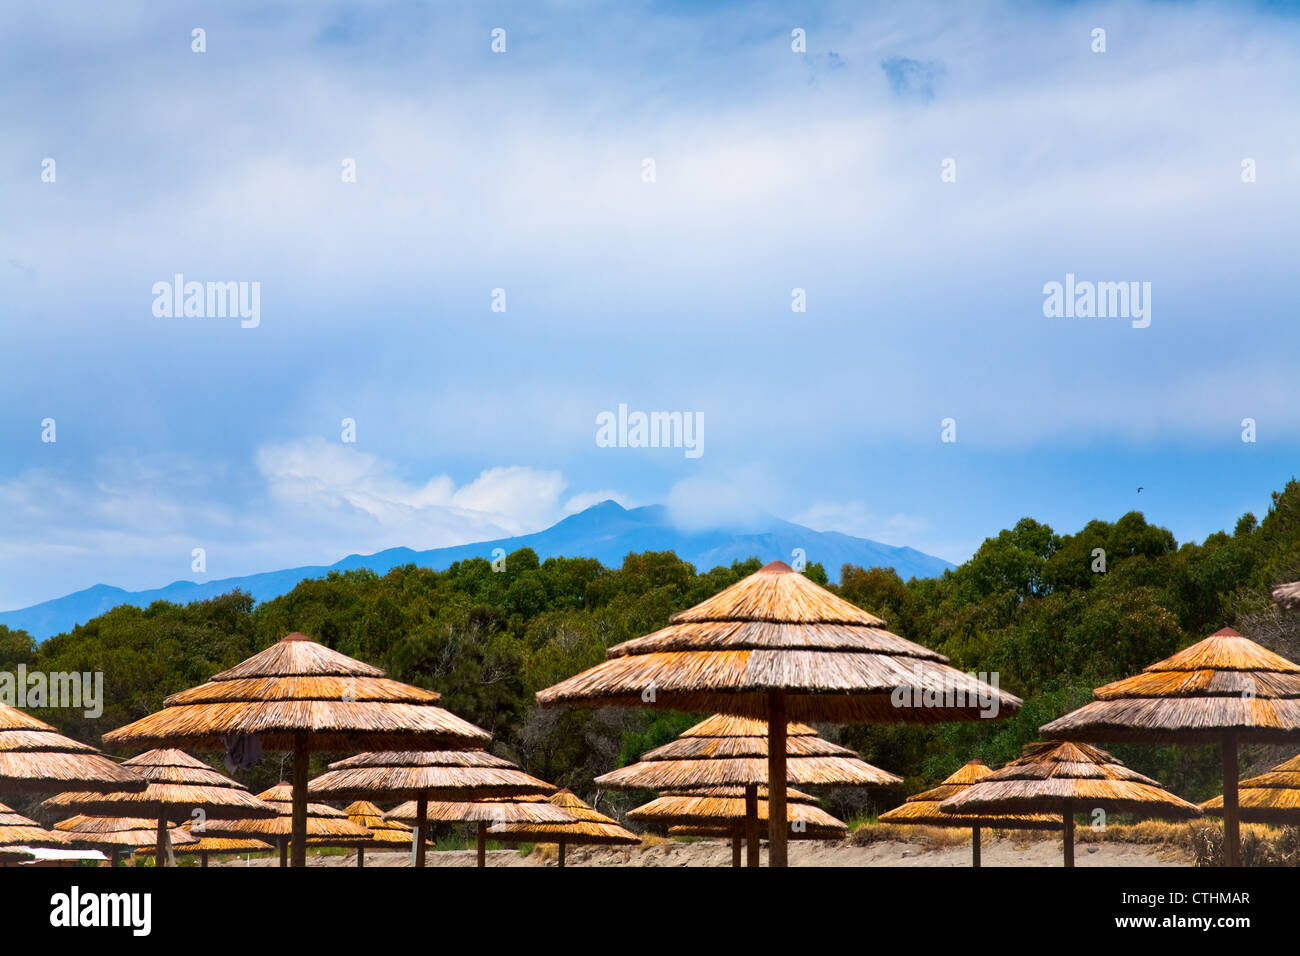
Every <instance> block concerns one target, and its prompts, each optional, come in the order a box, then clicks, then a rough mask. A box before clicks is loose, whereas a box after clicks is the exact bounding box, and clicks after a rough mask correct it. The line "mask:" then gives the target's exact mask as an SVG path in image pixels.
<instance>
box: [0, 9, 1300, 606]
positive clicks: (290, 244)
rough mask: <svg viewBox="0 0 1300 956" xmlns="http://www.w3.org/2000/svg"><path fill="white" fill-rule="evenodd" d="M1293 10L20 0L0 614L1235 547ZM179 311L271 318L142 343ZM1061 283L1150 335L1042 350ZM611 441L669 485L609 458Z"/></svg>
mask: <svg viewBox="0 0 1300 956" xmlns="http://www.w3.org/2000/svg"><path fill="white" fill-rule="evenodd" d="M864 8H865V9H864ZM1292 10H1293V8H1291V7H1288V6H1276V5H1268V4H1263V5H1250V4H1227V3H1224V4H1168V3H1159V4H1142V3H1116V4H1086V3H1084V4H1064V5H1056V4H1045V3H1044V4H1034V3H1001V4H999V3H991V4H961V5H954V4H933V5H927V4H912V3H909V4H898V5H863V4H858V3H833V2H832V3H820V4H805V5H798V4H776V3H772V4H764V3H755V4H745V3H707V4H706V3H701V4H687V3H608V4H600V3H578V2H556V3H528V4H522V3H521V4H505V3H482V4H463V5H451V4H445V5H444V4H427V3H418V4H417V3H412V4H391V5H389V4H349V3H329V2H319V3H305V2H304V3H293V4H277V3H224V4H220V5H208V4H200V3H175V4H168V5H166V6H165V7H163V6H159V5H157V4H130V3H124V4H114V5H111V7H108V6H105V7H102V8H101V7H100V6H98V5H85V4H81V5H74V4H60V3H52V4H42V5H39V7H22V6H18V5H9V6H7V7H5V8H4V9H3V10H2V11H0V130H3V136H0V356H2V358H0V372H2V373H3V374H2V375H0V449H3V453H2V454H0V513H3V515H4V520H3V521H0V608H11V607H19V606H24V605H27V604H31V603H34V602H36V601H39V600H44V599H47V598H50V597H54V596H57V595H60V594H63V593H66V592H68V591H71V590H75V589H78V588H81V587H86V586H88V585H90V584H93V583H97V582H105V583H111V584H116V585H120V586H124V587H128V588H142V587H149V586H156V585H161V584H164V583H168V582H170V581H173V580H177V579H182V578H198V577H202V576H201V575H195V574H193V573H192V572H191V551H192V549H193V548H195V547H202V548H204V549H205V550H206V552H207V569H208V570H207V575H206V576H209V577H225V576H228V575H233V574H242V573H248V572H253V571H258V570H267V569H271V568H278V567H285V566H291V565H295V564H304V563H318V562H320V563H329V562H332V561H334V560H337V559H338V558H339V557H342V556H343V555H345V554H348V553H353V552H362V553H366V552H370V551H375V550H379V549H382V548H384V547H390V546H394V545H406V546H410V547H416V548H428V547H436V546H439V545H446V544H453V543H459V542H463V541H470V540H477V539H481V538H487V537H494V536H498V535H500V534H502V533H519V532H524V531H530V530H535V529H537V528H540V527H544V526H546V525H547V524H550V523H551V522H553V521H554V520H556V519H557V518H559V517H561V516H563V515H564V514H566V513H569V512H572V511H574V510H576V509H579V508H581V507H583V506H585V505H587V504H590V503H593V502H595V501H598V500H601V499H602V498H605V497H614V498H616V499H618V500H620V501H622V502H624V503H625V504H628V505H634V504H647V503H655V502H667V503H669V504H670V505H671V506H672V508H673V513H674V514H675V515H677V516H678V517H679V520H681V521H683V522H694V523H700V522H709V521H716V522H726V521H730V520H734V519H737V518H742V517H744V516H746V515H748V514H749V513H751V512H753V511H755V510H761V511H766V512H770V513H773V514H777V515H779V516H781V517H783V518H788V519H792V520H797V521H802V522H804V523H807V524H810V525H812V526H814V527H816V528H818V529H819V530H821V529H834V530H842V531H846V532H849V533H853V534H860V535H864V536H867V537H871V538H875V539H878V540H882V541H886V542H889V543H893V544H908V545H911V546H913V547H917V548H920V549H922V550H925V551H928V552H931V553H934V554H938V555H941V556H943V557H945V558H948V559H950V560H953V561H960V560H962V559H964V558H965V557H967V556H968V555H969V554H970V553H971V551H973V549H974V548H975V547H977V546H978V544H979V542H980V541H981V540H982V539H983V538H984V537H985V536H986V535H988V534H992V533H995V532H996V531H997V530H998V529H1000V528H1002V527H1005V526H1008V525H1010V524H1012V523H1014V522H1015V521H1016V520H1017V519H1018V518H1019V517H1021V516H1023V515H1027V514H1028V515H1033V516H1035V517H1037V518H1039V519H1041V520H1045V521H1047V522H1049V523H1050V524H1052V525H1053V526H1054V527H1056V528H1057V529H1058V530H1062V531H1070V530H1074V529H1076V528H1078V527H1079V526H1081V525H1082V524H1083V523H1084V522H1085V521H1087V520H1088V519H1090V518H1093V517H1101V518H1110V519H1113V518H1115V517H1118V516H1119V515H1120V514H1122V513H1124V512H1125V511H1128V510H1130V509H1134V508H1138V509H1141V510H1143V511H1145V512H1146V514H1147V516H1148V518H1150V519H1151V520H1153V521H1156V522H1159V523H1161V524H1164V525H1166V526H1168V527H1169V528H1171V529H1172V530H1173V531H1174V532H1175V534H1176V535H1177V536H1178V537H1179V538H1180V539H1181V540H1189V539H1200V538H1203V537H1204V536H1205V535H1206V534H1208V533H1210V532H1212V531H1215V530H1218V529H1220V528H1224V527H1228V528H1231V526H1232V524H1233V523H1234V522H1235V520H1236V518H1237V517H1238V515H1240V514H1241V513H1242V512H1243V511H1245V510H1248V509H1252V510H1255V511H1256V512H1257V513H1262V512H1263V511H1264V509H1265V508H1266V507H1267V504H1268V496H1269V492H1270V491H1272V490H1275V489H1277V488H1280V487H1281V486H1282V485H1283V484H1284V483H1285V481H1286V480H1287V479H1288V478H1290V477H1291V476H1292V475H1293V474H1294V473H1295V471H1296V462H1297V461H1298V460H1300V457H1298V456H1297V452H1298V451H1300V404H1298V403H1297V401H1296V381H1297V375H1296V369H1297V367H1298V365H1300V354H1298V352H1300V349H1297V344H1298V343H1300V336H1297V333H1296V312H1297V308H1296V307H1297V299H1298V298H1300V297H1298V296H1297V291H1296V285H1295V282H1296V278H1295V275H1296V269H1295V253H1296V249H1297V248H1300V242H1298V240H1300V123H1298V122H1297V119H1298V118H1300V116H1298V113H1300V110H1297V106H1298V105H1300V104H1298V100H1300V57H1297V56H1296V49H1297V43H1298V42H1300V18H1297V16H1296V15H1295V14H1294V13H1293V12H1292ZM196 27H201V28H203V29H204V30H205V31H206V43H207V52H205V53H201V54H199V53H194V52H192V51H191V31H192V29H194V28H196ZM496 27H501V28H503V29H505V31H506V52H505V53H501V54H494V53H493V52H492V51H491V49H490V44H491V31H492V30H493V29H494V28H496ZM1098 27H1100V28H1103V29H1105V30H1106V46H1107V49H1106V52H1104V53H1094V52H1093V51H1092V49H1091V45H1092V31H1093V30H1094V29H1095V28H1098ZM796 28H798V29H803V30H804V31H806V36H807V51H806V53H802V54H800V53H795V52H792V50H791V31H792V30H794V29H796ZM46 158H52V159H54V160H55V162H56V180H55V182H53V183H48V182H42V180H41V173H42V160H44V159H46ZM647 158H650V159H653V160H654V167H655V182H653V183H646V182H644V181H643V176H642V171H643V161H644V160H645V159H647ZM949 158H951V159H953V160H955V163H956V167H955V168H956V172H957V176H956V181H955V182H943V181H942V180H941V176H940V173H941V165H942V163H943V161H944V160H945V159H949ZM345 159H353V160H355V163H356V169H357V181H356V182H355V183H344V182H342V177H341V175H340V170H341V165H342V163H343V161H344V160H345ZM1244 159H1251V160H1253V161H1254V164H1255V169H1256V172H1257V178H1256V181H1255V182H1251V183H1245V182H1243V181H1242V162H1243V160H1244ZM176 273H182V274H184V275H185V276H186V278H187V279H190V280H199V281H246V282H258V283H260V289H261V322H260V325H258V327H256V328H247V329H246V328H241V327H240V323H239V321H238V320H231V319H227V318H188V319H187V318H159V317H156V316H155V315H154V314H153V311H152V308H151V307H152V303H153V294H152V292H151V289H152V286H153V284H154V283H155V282H158V281H160V280H170V279H171V277H172V276H173V275H174V274H176ZM1067 273H1072V274H1075V275H1076V276H1078V277H1079V278H1080V279H1085V280H1092V281H1126V282H1127V281H1138V282H1150V283H1151V289H1152V300H1151V307H1152V311H1151V324H1150V326H1149V327H1147V328H1141V329H1138V328H1133V327H1132V325H1131V323H1130V322H1129V321H1128V320H1126V319H1122V318H1119V319H1117V318H1106V319H1100V318H1093V319H1081V318H1076V319H1064V318H1047V317H1045V316H1044V314H1043V308H1042V306H1043V298H1044V296H1043V286H1044V284H1045V283H1048V282H1052V281H1058V282H1060V281H1064V277H1065V275H1066V274H1067ZM497 288H502V289H505V290H506V297H507V298H506V301H507V310H506V311H505V312H504V313H501V312H493V311H492V310H491V296H492V290H493V289H497ZM795 288H801V289H804V290H805V292H806V297H807V311H806V312H802V313H796V312H792V311H791V307H790V305H791V290H792V289H795ZM620 403H625V404H627V405H628V406H629V407H630V408H631V409H640V410H646V411H649V410H682V411H690V412H699V413H702V415H703V418H704V421H705V443H704V454H703V455H702V456H700V457H699V458H697V459H690V458H687V457H686V456H684V455H683V454H682V452H681V450H680V449H646V448H601V447H597V445H596V443H595V440H594V436H595V418H596V415H597V414H598V413H600V412H602V411H606V410H613V409H616V408H617V406H618V405H619V404H620ZM1247 417H1249V418H1253V419H1255V421H1256V422H1257V441H1256V442H1254V443H1243V442H1242V441H1241V432H1242V428H1241V422H1242V419H1243V418H1247ZM45 418H53V419H54V420H55V421H56V427H57V441H56V442H54V443H48V442H42V441H41V433H42V428H41V422H42V420H43V419H45ZM343 418H352V419H354V420H355V421H356V423H357V441H356V442H355V443H350V444H349V443H343V442H342V441H341V427H340V423H341V420H342V419H343ZM945 418H953V419H955V421H956V423H957V441H956V442H955V443H944V442H942V441H941V440H940V437H941V425H940V423H941V421H942V420H943V419H945ZM1138 486H1142V487H1143V488H1144V489H1145V490H1144V491H1143V492H1142V493H1141V495H1138V494H1137V492H1136V489H1137V488H1138ZM809 557H810V559H812V560H816V555H809Z"/></svg>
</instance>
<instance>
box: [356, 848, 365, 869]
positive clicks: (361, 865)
mask: <svg viewBox="0 0 1300 956" xmlns="http://www.w3.org/2000/svg"><path fill="white" fill-rule="evenodd" d="M365 868H366V848H365V847H363V846H359V847H357V869H358V870H364V869H365Z"/></svg>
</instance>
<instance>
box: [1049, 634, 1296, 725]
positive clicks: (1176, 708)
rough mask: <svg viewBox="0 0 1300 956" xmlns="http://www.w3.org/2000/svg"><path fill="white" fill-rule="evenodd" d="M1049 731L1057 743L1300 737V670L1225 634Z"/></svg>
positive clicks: (1102, 696) (1129, 680)
mask: <svg viewBox="0 0 1300 956" xmlns="http://www.w3.org/2000/svg"><path fill="white" fill-rule="evenodd" d="M1092 693H1093V697H1094V698H1095V699H1094V700H1093V702H1092V703H1090V704H1085V705H1084V706H1083V707H1080V708H1079V709H1078V710H1075V711H1072V712H1071V713H1068V714H1066V715H1065V716H1064V717H1061V718H1059V719H1058V720H1054V721H1052V722H1051V723H1050V724H1044V725H1043V727H1042V728H1041V730H1042V732H1043V734H1044V736H1046V737H1049V738H1051V739H1053V740H1115V741H1133V742H1147V743H1197V742H1200V743H1218V742H1219V741H1220V740H1221V739H1222V737H1223V734H1224V733H1225V732H1232V733H1234V734H1236V735H1237V739H1238V740H1240V741H1256V742H1273V741H1284V740H1291V739H1294V738H1295V737H1296V735H1297V734H1300V664H1294V663H1292V662H1291V661H1289V660H1287V659H1286V658H1285V657H1281V656H1279V655H1277V654H1274V653H1273V652H1272V651H1270V650H1269V649H1268V648H1266V647H1262V646H1261V645H1259V644H1256V643H1255V642H1254V641H1252V640H1250V639H1249V638H1247V637H1245V636H1243V635H1242V634H1240V633H1238V632H1237V631H1234V630H1233V629H1232V628H1230V627H1225V628H1223V629H1222V630H1220V631H1216V632H1215V633H1214V634H1212V635H1210V636H1209V637H1207V638H1206V639H1205V640H1203V641H1200V642H1199V643H1196V644H1193V645H1192V646H1191V647H1189V648H1187V649H1186V650H1182V651H1179V652H1178V653H1177V654H1175V655H1174V656H1173V657H1170V658H1168V659H1166V660H1163V661H1158V662H1157V663H1155V664H1152V665H1151V666H1150V667H1147V668H1145V669H1144V670H1143V671H1142V673H1140V674H1137V675H1135V676H1133V677H1126V678H1124V679H1123V680H1119V681H1115V682H1114V683H1113V684H1107V685H1106V686H1104V687H1098V688H1097V689H1096V690H1095V691H1093V692H1092Z"/></svg>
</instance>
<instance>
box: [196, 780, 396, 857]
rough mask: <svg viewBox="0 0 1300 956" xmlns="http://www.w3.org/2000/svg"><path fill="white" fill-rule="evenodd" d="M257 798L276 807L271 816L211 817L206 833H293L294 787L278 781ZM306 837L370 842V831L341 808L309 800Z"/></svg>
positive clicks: (276, 836) (321, 842) (319, 842)
mask: <svg viewBox="0 0 1300 956" xmlns="http://www.w3.org/2000/svg"><path fill="white" fill-rule="evenodd" d="M257 799H259V800H261V801H263V802H264V803H269V804H270V805H271V806H272V807H274V808H275V812H276V815H275V816H273V817H271V818H269V819H248V820H209V821H208V822H207V825H206V826H205V827H204V830H203V832H204V833H205V834H211V835H214V836H250V837H260V838H263V839H267V838H269V839H273V840H276V841H279V840H281V839H283V838H285V837H288V836H290V835H291V834H292V833H293V788H292V787H290V786H289V784H287V783H283V782H281V783H279V784H277V785H276V786H274V787H272V788H271V789H269V790H265V791H263V792H262V793H259V794H258V795H257ZM307 837H308V840H309V843H310V845H312V846H342V847H355V846H370V845H371V844H372V843H373V842H374V841H373V838H372V837H371V835H370V831H369V830H368V829H366V828H365V827H363V826H361V825H359V824H356V823H353V822H352V821H351V820H349V819H348V815H347V814H346V813H344V812H343V811H342V810H335V809H334V808H333V807H331V806H327V805H326V804H323V803H309V804H307Z"/></svg>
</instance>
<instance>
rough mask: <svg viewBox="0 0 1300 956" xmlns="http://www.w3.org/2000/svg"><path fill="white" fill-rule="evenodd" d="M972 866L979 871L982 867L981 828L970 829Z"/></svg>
mask: <svg viewBox="0 0 1300 956" xmlns="http://www.w3.org/2000/svg"><path fill="white" fill-rule="evenodd" d="M970 865H971V866H972V867H974V868H976V869H979V865H980V828H979V827H971V828H970Z"/></svg>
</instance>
